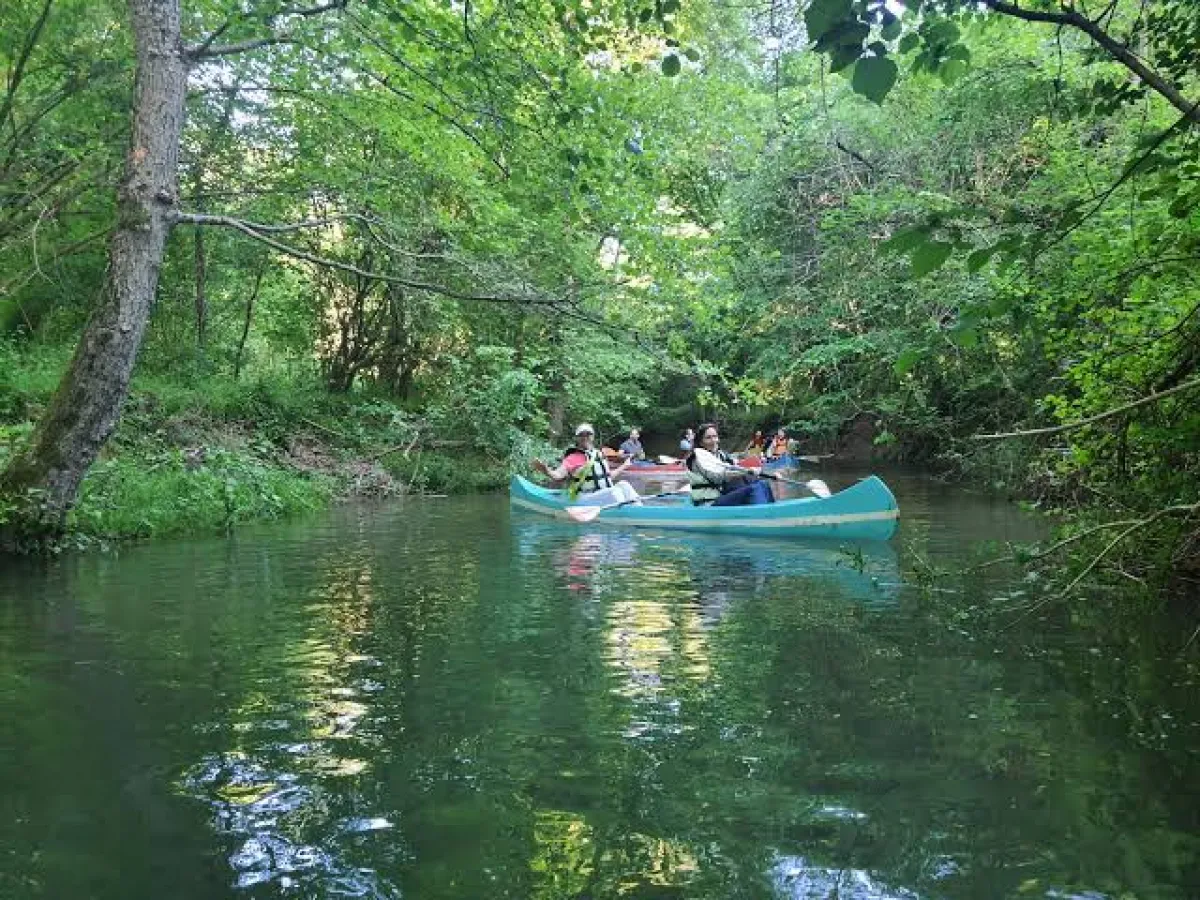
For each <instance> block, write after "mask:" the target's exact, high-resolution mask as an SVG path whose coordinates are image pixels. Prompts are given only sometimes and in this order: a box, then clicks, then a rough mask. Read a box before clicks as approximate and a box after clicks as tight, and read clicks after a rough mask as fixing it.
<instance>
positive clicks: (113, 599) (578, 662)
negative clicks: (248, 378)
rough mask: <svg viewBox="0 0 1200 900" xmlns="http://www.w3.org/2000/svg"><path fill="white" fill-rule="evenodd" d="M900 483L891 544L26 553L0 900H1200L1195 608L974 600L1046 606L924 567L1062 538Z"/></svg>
mask: <svg viewBox="0 0 1200 900" xmlns="http://www.w3.org/2000/svg"><path fill="white" fill-rule="evenodd" d="M831 481H835V482H836V478H834V479H831ZM889 481H890V482H891V483H892V484H893V487H894V489H895V490H896V493H897V495H898V497H899V499H900V504H901V509H902V512H903V516H904V520H903V529H902V532H901V535H900V536H899V537H898V538H897V539H896V540H894V541H892V542H891V544H890V545H887V546H881V547H875V548H870V547H859V548H839V547H837V546H835V545H797V544H787V543H774V542H766V543H764V542H762V541H761V540H759V541H754V540H731V539H722V538H719V537H717V536H712V537H709V536H703V537H681V536H672V535H669V534H666V533H662V534H656V533H637V534H634V533H626V532H620V531H607V530H604V531H601V530H592V531H586V530H581V529H579V528H576V527H571V526H565V525H563V526H558V525H553V524H549V523H545V522H544V521H542V520H539V519H536V518H533V517H528V516H526V515H524V514H510V511H509V508H508V505H507V501H506V500H505V499H504V498H501V497H484V498H452V499H431V500H422V501H410V502H405V503H399V504H394V505H389V506H384V507H369V508H365V507H355V508H348V509H341V510H338V511H336V512H335V513H334V514H332V515H330V516H328V517H327V518H324V519H322V520H318V521H316V522H304V523H293V524H287V525H281V526H271V527H261V528H255V529H251V530H245V531H242V532H241V533H239V534H238V535H236V536H234V537H231V538H229V539H210V540H203V541H191V542H180V543H160V544H155V545H150V546H144V547H137V548H133V549H129V550H125V551H123V552H121V553H120V554H119V555H108V556H100V555H92V556H86V557H78V558H68V559H62V560H58V561H54V562H52V563H48V564H22V565H20V566H14V565H13V564H12V563H7V564H5V565H6V568H5V569H4V570H3V571H2V572H0V897H3V898H5V900H7V898H25V897H30V898H43V897H44V898H55V900H58V898H103V900H133V898H172V900H174V898H223V897H239V898H260V897H313V898H317V897H321V898H325V897H369V898H400V897H407V898H421V900H434V898H497V897H513V898H547V900H548V898H608V897H624V898H651V897H655V898H658V897H696V898H735V897H736V898H742V897H746V898H750V897H755V898H758V897H761V898H769V897H781V898H805V900H809V898H812V900H816V898H820V900H826V898H832V897H836V898H841V900H893V898H896V900H899V898H904V900H908V898H914V897H921V898H1009V897H1012V898H1028V897H1033V898H1058V900H1064V898H1086V900H1100V898H1111V900H1118V898H1138V900H1146V898H1196V897H1200V812H1198V804H1197V799H1198V798H1197V789H1198V788H1200V755H1198V747H1200V725H1198V722H1200V692H1198V691H1197V684H1198V680H1197V677H1196V675H1197V672H1196V656H1195V654H1194V653H1191V652H1190V651H1189V653H1190V655H1189V654H1185V655H1184V656H1182V657H1181V656H1180V655H1179V653H1178V651H1179V648H1180V647H1181V646H1182V645H1183V644H1184V643H1185V642H1186V639H1187V634H1188V631H1189V630H1190V629H1189V628H1188V627H1187V623H1184V622H1176V623H1172V622H1170V621H1149V622H1147V621H1146V620H1145V617H1144V616H1134V615H1126V616H1125V617H1124V619H1120V616H1121V614H1120V613H1119V610H1120V609H1121V608H1122V603H1121V598H1116V597H1112V596H1104V597H1097V598H1096V607H1095V608H1096V612H1095V615H1094V616H1085V617H1083V619H1081V620H1080V621H1076V622H1074V623H1071V622H1065V621H1062V616H1061V615H1053V614H1052V615H1050V616H1049V617H1048V618H1046V619H1039V618H1037V617H1030V618H1028V619H1026V620H1023V621H1021V622H1019V623H1018V624H1017V625H1015V626H1013V627H1010V628H1007V629H1004V630H1001V629H999V628H996V627H987V628H984V627H981V626H979V625H978V624H977V623H976V622H975V621H974V620H972V619H970V618H965V617H959V616H958V614H957V612H956V611H958V610H962V609H966V608H968V607H970V606H972V605H974V604H977V603H981V602H989V603H990V602H994V601H993V598H994V597H996V596H1014V595H1015V597H1016V598H1017V600H1019V599H1021V597H1022V596H1029V595H1030V593H1031V592H1035V591H1036V585H1029V584H1020V585H1017V584H1013V583H1012V581H1013V579H1015V578H1016V577H1017V576H1016V575H1014V573H1011V572H1007V573H1006V572H1001V571H998V570H996V569H989V570H987V573H986V574H987V580H976V581H968V582H963V581H962V580H951V581H950V582H948V584H950V586H951V588H953V589H955V590H959V589H961V593H950V592H949V591H948V590H947V589H944V590H942V591H938V592H934V593H928V592H926V593H922V592H921V591H920V590H919V589H918V588H917V587H915V586H904V585H903V584H902V583H901V582H902V576H901V572H902V571H907V570H909V569H910V568H911V566H910V563H911V562H913V561H914V560H915V558H916V557H915V556H914V554H916V555H919V556H920V558H921V559H922V560H925V561H927V562H929V563H931V564H933V565H936V566H940V567H944V568H960V567H962V566H963V565H965V564H966V563H967V562H968V561H969V560H974V559H978V558H980V557H979V556H978V551H976V552H974V553H973V552H972V551H971V547H972V542H974V541H980V540H993V541H1003V540H1021V539H1026V538H1029V537H1031V536H1032V535H1034V534H1035V533H1036V525H1035V524H1034V523H1032V522H1031V521H1029V520H1028V519H1025V518H1023V517H1022V516H1021V515H1020V514H1019V513H1018V512H1017V511H1016V510H1015V509H1014V508H1012V507H1010V506H1005V505H1000V504H996V503H991V502H988V501H985V500H982V499H980V498H977V497H973V496H971V495H968V494H965V493H962V492H957V491H953V490H950V489H947V488H944V487H940V486H936V485H934V484H932V483H930V482H927V481H922V480H919V479H914V478H901V477H897V478H894V479H889ZM1017 591H1025V592H1026V593H1025V594H1024V595H1022V594H1020V593H1015V594H1014V592H1017ZM1014 602H1016V601H1014ZM1105 635H1108V636H1107V637H1105Z"/></svg>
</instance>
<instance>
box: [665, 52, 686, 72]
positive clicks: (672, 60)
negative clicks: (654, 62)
mask: <svg viewBox="0 0 1200 900" xmlns="http://www.w3.org/2000/svg"><path fill="white" fill-rule="evenodd" d="M680 68H682V64H681V63H680V62H679V57H678V56H676V55H675V54H674V53H672V54H671V55H669V56H664V57H663V61H662V72H663V74H664V75H666V76H668V77H670V78H674V77H675V76H676V75H678V74H679V70H680Z"/></svg>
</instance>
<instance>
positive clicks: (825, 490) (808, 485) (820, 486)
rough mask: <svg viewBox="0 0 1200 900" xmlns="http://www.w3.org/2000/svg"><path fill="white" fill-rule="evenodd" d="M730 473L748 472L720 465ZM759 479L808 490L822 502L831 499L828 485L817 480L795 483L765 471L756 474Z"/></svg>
mask: <svg viewBox="0 0 1200 900" xmlns="http://www.w3.org/2000/svg"><path fill="white" fill-rule="evenodd" d="M721 465H723V466H725V468H727V469H729V470H730V471H731V472H743V473H745V472H747V471H748V470H747V469H745V468H743V467H742V466H731V465H729V464H728V463H721ZM758 475H759V477H760V478H769V479H771V481H782V482H783V483H784V484H794V485H796V486H797V487H802V488H805V489H806V490H808V492H809V493H811V494H812V495H813V496H814V497H820V498H821V499H822V500H824V499H825V498H826V497H832V496H833V491H831V490H830V489H829V485H827V484H826V483H825V482H823V481H822V480H821V479H819V478H814V479H812V480H811V481H797V480H796V479H795V478H784V477H783V476H782V475H776V474H775V473H774V472H768V471H767V470H766V469H763V470H761V471H760V472H759V473H758Z"/></svg>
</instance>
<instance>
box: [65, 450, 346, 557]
mask: <svg viewBox="0 0 1200 900" xmlns="http://www.w3.org/2000/svg"><path fill="white" fill-rule="evenodd" d="M332 493H333V486H332V484H331V483H329V482H328V481H327V480H325V479H321V478H312V477H307V476H303V475H300V474H298V473H294V472H290V471H287V470H283V469H276V468H272V467H270V466H268V465H265V464H264V463H263V462H262V461H260V460H258V459H255V458H254V457H251V456H248V455H244V454H237V453H232V452H228V451H222V450H210V451H208V452H207V453H206V454H205V455H204V457H203V459H198V458H194V457H193V458H191V459H189V458H188V457H186V456H185V455H184V453H182V452H181V451H178V450H171V451H168V452H164V453H161V454H157V455H155V456H151V457H130V456H123V457H119V458H115V459H109V460H105V461H102V462H99V463H97V464H96V465H95V466H93V468H92V471H91V472H90V473H89V475H88V477H87V479H86V480H85V481H84V483H83V490H82V493H81V496H80V501H79V504H78V506H76V508H75V510H74V511H73V512H72V513H71V517H70V520H69V527H70V529H71V530H72V531H75V532H78V533H81V534H83V535H86V536H89V537H98V538H139V537H151V536H158V535H166V534H181V533H186V532H215V531H221V530H227V529H229V528H231V527H233V525H235V524H236V523H238V522H243V521H247V520H250V519H275V518H281V517H284V516H290V515H295V514H298V513H302V512H309V511H312V510H316V509H319V508H321V507H323V506H324V505H325V504H326V503H327V502H328V500H329V498H330V497H331V496H332Z"/></svg>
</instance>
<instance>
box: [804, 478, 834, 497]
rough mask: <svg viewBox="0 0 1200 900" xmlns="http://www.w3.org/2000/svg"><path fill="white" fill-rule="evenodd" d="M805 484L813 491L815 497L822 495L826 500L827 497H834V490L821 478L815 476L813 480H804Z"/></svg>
mask: <svg viewBox="0 0 1200 900" xmlns="http://www.w3.org/2000/svg"><path fill="white" fill-rule="evenodd" d="M804 486H805V487H806V488H808V489H809V490H810V491H812V492H813V496H814V497H820V498H821V499H822V500H824V499H825V498H826V497H832V496H833V491H831V490H830V489H829V485H827V484H826V483H825V482H823V481H822V480H821V479H820V478H814V479H813V480H812V481H806V482H804Z"/></svg>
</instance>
